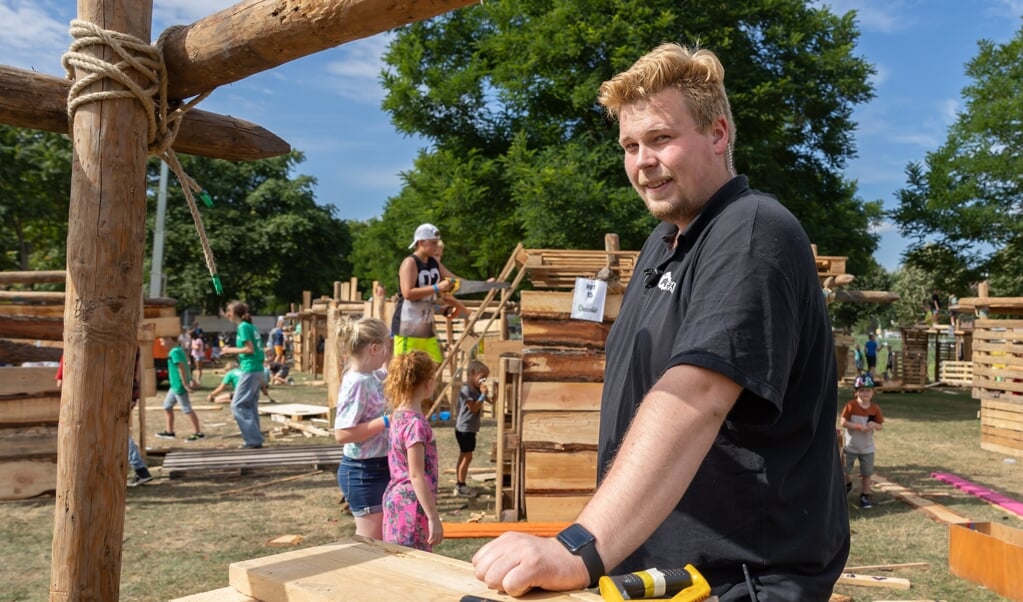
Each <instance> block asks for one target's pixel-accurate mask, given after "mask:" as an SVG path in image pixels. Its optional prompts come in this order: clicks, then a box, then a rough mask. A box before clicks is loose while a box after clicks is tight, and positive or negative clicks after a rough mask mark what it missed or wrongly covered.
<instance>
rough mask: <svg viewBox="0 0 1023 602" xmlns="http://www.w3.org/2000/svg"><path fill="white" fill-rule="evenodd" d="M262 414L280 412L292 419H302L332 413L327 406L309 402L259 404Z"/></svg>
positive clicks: (323, 416)
mask: <svg viewBox="0 0 1023 602" xmlns="http://www.w3.org/2000/svg"><path fill="white" fill-rule="evenodd" d="M259 413H260V414H280V415H282V416H288V417H289V418H291V419H292V420H302V419H303V418H309V417H312V416H319V417H321V418H326V417H327V415H328V414H329V413H330V408H328V407H327V406H316V405H312V404H308V403H279V404H275V405H269V406H263V405H261V406H259Z"/></svg>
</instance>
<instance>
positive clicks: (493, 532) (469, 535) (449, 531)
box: [444, 521, 571, 539]
mask: <svg viewBox="0 0 1023 602" xmlns="http://www.w3.org/2000/svg"><path fill="white" fill-rule="evenodd" d="M569 524H571V523H569V522H567V521H553V522H552V521H529V522H516V523H497V522H488V523H449V522H445V523H444V539H474V538H480V537H498V536H499V535H502V534H504V533H508V532H509V531H514V532H517V533H529V534H530V535H536V536H537V537H554V536H555V535H557V534H558V533H560V532H561V531H562V530H563V529H564V528H565V527H567V526H568V525H569Z"/></svg>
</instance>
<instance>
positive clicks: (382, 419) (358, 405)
mask: <svg viewBox="0 0 1023 602" xmlns="http://www.w3.org/2000/svg"><path fill="white" fill-rule="evenodd" d="M391 349H392V344H391V332H390V329H388V328H387V325H386V324H384V323H383V322H381V321H380V320H377V319H375V318H362V319H359V320H341V321H340V322H339V323H338V326H337V357H338V358H339V361H340V362H344V361H345V360H346V359H347V362H348V369H347V370H346V371H345V373H344V376H343V377H342V379H341V387H340V389H339V390H338V394H337V414H336V415H335V417H334V439H335V440H336V441H337V442H338V443H340V444H342V445H344V446H345V447H344V456H343V457H342V458H341V464H340V465H339V466H338V468H337V484H338V486H339V487H340V488H341V492H342V493H344V495H345V500H347V501H348V507H349V509H351V511H352V516H354V517H355V534H356V535H364V536H366V537H372V538H373V539H383V524H382V523H383V511H384V510H383V499H384V489H386V488H387V482H388V481H389V480H390V478H391V473H390V471H389V470H388V467H387V433H386V432H385V431H384V429H385V428H387V423H388V419H387V417H386V416H385V415H384V414H385V412H386V410H387V408H386V402H385V401H384V390H383V383H382V377H383V374H382V372H381V371H380V369H381V368H382V367H383V366H384V364H386V363H387V360H389V359H390V357H391ZM341 365H343V363H339V367H340V366H341Z"/></svg>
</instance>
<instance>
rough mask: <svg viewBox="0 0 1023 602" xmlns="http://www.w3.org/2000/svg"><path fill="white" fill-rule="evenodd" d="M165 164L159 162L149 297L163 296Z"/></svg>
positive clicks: (166, 172)
mask: <svg viewBox="0 0 1023 602" xmlns="http://www.w3.org/2000/svg"><path fill="white" fill-rule="evenodd" d="M168 171H169V170H168V168H167V164H166V163H164V162H163V161H160V188H159V189H158V191H157V193H156V225H155V226H154V227H153V269H152V271H151V272H150V275H149V297H150V298H151V299H155V298H156V297H162V296H163V235H164V232H163V225H164V214H166V213H167V177H168V175H169V174H168Z"/></svg>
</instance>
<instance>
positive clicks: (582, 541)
mask: <svg viewBox="0 0 1023 602" xmlns="http://www.w3.org/2000/svg"><path fill="white" fill-rule="evenodd" d="M558 541H560V542H561V543H562V544H563V545H564V546H565V547H566V548H568V551H569V552H572V553H575V552H577V551H579V550H580V549H582V548H583V547H585V546H586V545H587V544H592V543H593V541H594V539H593V535H590V532H589V531H587V530H586V529H584V528H583V527H582V526H581V525H569V527H568V528H566V529H565V530H564V531H562V532H561V533H558Z"/></svg>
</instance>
